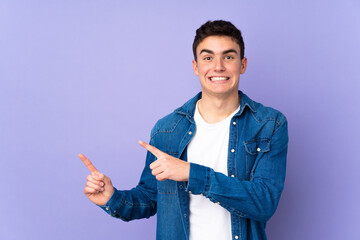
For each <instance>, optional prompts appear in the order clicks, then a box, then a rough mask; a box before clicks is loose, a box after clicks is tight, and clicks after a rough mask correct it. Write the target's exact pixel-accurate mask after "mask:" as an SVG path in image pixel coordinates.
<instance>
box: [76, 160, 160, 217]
mask: <svg viewBox="0 0 360 240" xmlns="http://www.w3.org/2000/svg"><path fill="white" fill-rule="evenodd" d="M81 155H82V154H81ZM82 156H83V157H82ZM82 156H80V155H79V157H80V158H81V160H83V161H84V160H85V159H86V160H87V158H86V157H85V156H84V155H82ZM86 160H85V161H84V163H85V165H86V166H87V167H88V169H89V170H90V172H91V173H92V174H91V175H89V176H88V178H87V180H88V181H87V183H86V186H85V189H84V193H85V195H86V196H87V197H88V198H89V199H90V201H92V202H93V203H95V204H97V205H98V206H99V207H101V208H102V209H103V210H104V211H106V212H107V213H108V214H110V215H111V216H113V217H116V218H120V219H122V220H124V221H130V220H133V219H140V218H149V217H150V216H153V215H154V214H155V213H156V194H157V184H156V179H155V177H154V176H153V175H152V174H151V172H150V168H149V165H150V163H151V162H152V161H154V158H153V155H151V154H150V153H148V154H147V157H146V164H145V167H144V170H143V173H142V175H141V178H140V182H139V184H138V185H137V186H136V187H135V188H133V189H131V190H127V191H119V190H117V189H116V188H114V187H113V186H112V184H111V180H110V178H109V177H107V176H105V175H104V174H102V173H99V172H98V171H97V169H96V168H95V167H94V166H93V165H92V163H91V162H90V161H89V160H87V161H88V162H87V161H86ZM89 163H90V164H91V166H92V167H91V166H90V165H89ZM89 166H90V168H89Z"/></svg>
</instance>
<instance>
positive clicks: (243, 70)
mask: <svg viewBox="0 0 360 240" xmlns="http://www.w3.org/2000/svg"><path fill="white" fill-rule="evenodd" d="M246 67H247V58H246V57H244V58H243V59H242V60H241V71H240V74H244V73H245V71H246Z"/></svg>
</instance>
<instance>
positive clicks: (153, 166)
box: [149, 160, 161, 169]
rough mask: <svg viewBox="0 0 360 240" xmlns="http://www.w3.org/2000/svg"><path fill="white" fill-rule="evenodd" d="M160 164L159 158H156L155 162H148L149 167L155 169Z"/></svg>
mask: <svg viewBox="0 0 360 240" xmlns="http://www.w3.org/2000/svg"><path fill="white" fill-rule="evenodd" d="M160 166H161V162H160V161H159V160H156V161H155V162H153V163H151V164H150V166H149V167H150V169H155V168H158V167H160Z"/></svg>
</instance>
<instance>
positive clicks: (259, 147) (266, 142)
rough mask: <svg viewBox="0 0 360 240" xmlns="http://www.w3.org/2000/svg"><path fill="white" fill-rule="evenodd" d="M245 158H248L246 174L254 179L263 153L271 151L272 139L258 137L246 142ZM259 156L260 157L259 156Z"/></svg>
mask: <svg viewBox="0 0 360 240" xmlns="http://www.w3.org/2000/svg"><path fill="white" fill-rule="evenodd" d="M244 146H245V151H246V154H245V159H246V175H247V176H248V179H250V180H251V179H252V177H253V174H254V171H255V169H256V165H257V163H258V160H257V159H259V158H260V157H261V155H262V154H264V153H266V152H269V151H270V139H268V138H258V139H252V140H249V141H245V142H244ZM258 157H259V158H258Z"/></svg>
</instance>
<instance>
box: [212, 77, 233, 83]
mask: <svg viewBox="0 0 360 240" xmlns="http://www.w3.org/2000/svg"><path fill="white" fill-rule="evenodd" d="M210 80H211V81H214V82H216V81H226V80H229V77H210Z"/></svg>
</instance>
